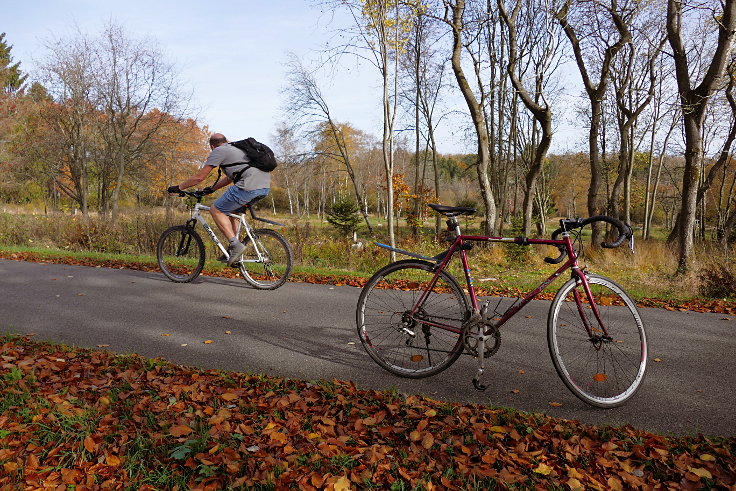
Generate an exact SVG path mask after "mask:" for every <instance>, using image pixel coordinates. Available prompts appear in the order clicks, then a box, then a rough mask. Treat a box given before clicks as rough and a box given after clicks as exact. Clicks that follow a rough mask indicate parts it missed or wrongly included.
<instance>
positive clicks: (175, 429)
mask: <svg viewBox="0 0 736 491" xmlns="http://www.w3.org/2000/svg"><path fill="white" fill-rule="evenodd" d="M193 431H194V430H192V429H191V428H190V427H188V426H185V425H176V426H172V427H171V429H170V430H169V434H170V435H171V436H174V437H177V438H178V437H180V436H184V435H188V434H190V433H192V432H193Z"/></svg>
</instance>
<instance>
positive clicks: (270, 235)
mask: <svg viewBox="0 0 736 491" xmlns="http://www.w3.org/2000/svg"><path fill="white" fill-rule="evenodd" d="M252 233H253V237H254V239H255V244H254V242H253V241H252V240H251V239H250V237H248V236H247V235H245V237H244V238H243V239H242V241H243V244H244V245H245V252H243V256H242V257H241V259H240V261H239V262H238V263H237V264H238V267H239V268H240V272H241V273H242V274H243V279H245V281H247V282H248V283H249V284H250V285H251V286H253V287H255V288H258V289H260V290H275V289H276V288H278V287H280V286H281V285H283V284H284V283H285V282H286V280H288V279H289V275H290V274H291V268H292V255H291V247H290V246H289V243H288V242H286V239H285V238H284V237H282V236H281V234H279V233H278V232H275V231H273V230H268V229H260V230H254V231H252ZM256 248H257V249H258V250H257V251H256ZM258 252H260V255H259V254H258Z"/></svg>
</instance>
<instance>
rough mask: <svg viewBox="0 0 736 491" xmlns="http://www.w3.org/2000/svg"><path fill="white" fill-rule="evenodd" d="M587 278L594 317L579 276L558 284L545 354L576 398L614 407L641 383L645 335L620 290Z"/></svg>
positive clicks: (601, 280) (636, 313)
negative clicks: (559, 285)
mask: <svg viewBox="0 0 736 491" xmlns="http://www.w3.org/2000/svg"><path fill="white" fill-rule="evenodd" d="M586 278H588V282H589V284H590V290H591V293H592V296H593V299H594V304H595V306H594V307H595V309H597V311H598V315H596V313H595V311H594V308H593V306H591V303H590V302H589V301H588V297H587V295H586V293H585V290H584V287H583V284H582V282H581V281H580V280H579V279H576V278H574V279H571V280H569V281H568V282H566V283H565V284H564V285H562V287H561V288H560V290H559V292H557V295H556V296H555V299H554V300H553V301H552V306H551V307H550V311H549V317H548V319H547V344H548V346H549V353H550V356H551V357H552V362H553V363H554V365H555V369H556V370H557V373H558V375H559V376H560V378H561V379H562V381H563V382H564V383H565V385H566V386H567V388H568V389H570V390H571V391H572V393H573V394H575V395H576V396H577V397H578V398H579V399H581V400H583V401H585V402H587V403H588V404H590V405H593V406H597V407H603V408H608V407H616V406H620V405H621V404H623V403H624V402H626V401H627V400H629V399H630V398H631V397H632V396H633V395H634V394H635V393H636V391H637V390H638V389H639V387H641V383H642V381H643V380H644V374H645V372H646V367H647V349H648V347H647V337H646V334H645V332H644V325H643V323H642V321H641V316H640V315H639V311H638V310H637V309H636V304H635V303H634V301H633V300H632V299H631V297H629V295H628V294H627V293H626V292H625V291H624V290H623V288H621V287H620V286H618V285H617V284H616V283H614V282H613V281H611V280H610V279H608V278H605V277H603V276H599V275H594V274H586ZM604 328H605V329H604Z"/></svg>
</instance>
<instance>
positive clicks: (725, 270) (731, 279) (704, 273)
mask: <svg viewBox="0 0 736 491" xmlns="http://www.w3.org/2000/svg"><path fill="white" fill-rule="evenodd" d="M735 269H736V268H734V266H733V265H728V264H726V263H711V264H709V265H707V266H705V267H704V268H703V269H702V270H701V271H700V275H699V278H700V294H701V295H703V296H705V297H710V298H726V297H736V271H734V270H735Z"/></svg>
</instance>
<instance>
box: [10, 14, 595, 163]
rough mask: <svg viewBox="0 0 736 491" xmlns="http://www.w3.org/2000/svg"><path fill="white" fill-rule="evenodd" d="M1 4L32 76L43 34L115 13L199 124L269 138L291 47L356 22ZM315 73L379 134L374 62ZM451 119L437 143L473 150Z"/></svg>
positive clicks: (85, 25)
mask: <svg viewBox="0 0 736 491" xmlns="http://www.w3.org/2000/svg"><path fill="white" fill-rule="evenodd" d="M0 6H2V7H3V8H2V12H4V17H5V19H4V20H5V22H3V23H2V25H1V26H0V32H5V33H6V36H5V41H6V42H7V43H9V44H11V45H12V46H13V49H12V51H11V54H12V56H13V60H14V61H15V62H20V63H21V66H20V68H21V70H23V71H24V72H25V73H29V74H30V76H31V78H32V77H33V74H34V70H35V67H36V66H37V65H38V64H39V63H40V62H42V61H43V60H44V59H45V58H46V57H47V56H48V50H47V49H46V48H45V45H46V44H47V43H48V42H49V41H51V40H54V39H65V38H70V37H74V36H75V33H76V32H77V31H81V32H84V33H87V34H90V35H93V36H94V35H96V34H98V33H100V32H101V31H102V29H103V28H104V26H105V25H107V24H108V23H110V21H112V22H114V23H116V24H118V25H121V26H122V27H123V28H124V29H125V31H126V32H127V33H128V34H129V35H130V36H131V37H133V38H143V37H148V38H150V39H152V40H153V41H155V42H156V43H157V44H158V45H159V47H160V48H161V50H162V51H163V52H164V54H165V56H166V59H167V60H168V61H170V62H173V63H174V64H175V65H176V66H177V67H178V69H179V73H180V75H179V80H180V81H181V83H182V87H181V88H182V90H183V91H185V92H187V93H190V92H191V94H192V98H193V104H194V106H195V107H196V108H197V110H196V112H194V113H193V114H192V115H193V116H196V119H197V121H198V123H199V124H200V125H206V126H207V127H208V128H209V129H210V131H212V132H220V133H223V134H225V135H226V136H227V137H228V138H229V139H230V140H238V139H241V138H246V137H249V136H252V137H255V138H256V139H258V140H261V141H264V142H266V143H268V142H270V141H271V140H272V139H273V138H274V136H273V135H275V132H276V129H277V128H278V127H279V126H280V123H281V122H282V121H284V119H285V115H284V111H283V106H284V96H283V94H282V91H283V89H284V86H285V83H286V71H287V68H286V61H287V59H288V54H289V53H294V54H296V55H297V56H298V57H299V58H300V59H301V60H302V63H303V64H304V65H305V66H309V65H310V63H312V61H314V60H317V59H318V58H319V56H320V52H321V51H323V50H324V47H325V45H326V44H327V43H331V44H335V43H336V42H338V39H337V37H336V36H338V32H339V30H340V29H344V28H346V27H349V26H350V25H351V22H352V19H351V18H350V17H348V16H347V15H346V14H345V13H342V12H332V11H329V10H325V9H324V8H321V7H320V6H319V5H318V4H317V2H315V1H310V0H240V1H231V0H220V1H219V2H212V3H208V2H201V1H200V2H194V1H192V0H175V1H173V0H148V1H142V0H118V1H110V0H31V1H25V2H17V1H12V6H11V0H0ZM8 13H11V15H10V16H9V17H8V16H7V14H8ZM318 82H319V84H320V88H321V89H322V91H323V94H324V96H325V99H326V100H327V102H328V104H329V105H330V109H331V111H332V113H333V116H334V118H335V119H336V120H337V121H340V122H348V123H350V124H351V125H353V126H354V127H356V128H358V129H360V130H362V131H365V132H367V133H369V134H373V135H380V134H381V121H382V118H381V114H382V109H381V85H380V84H381V82H380V80H379V77H378V72H377V70H376V68H375V67H373V66H370V65H367V66H358V63H357V62H356V61H355V59H348V58H343V61H342V64H341V68H340V70H338V71H337V72H336V73H330V74H324V75H323V76H322V77H321V78H320V79H319V80H318ZM446 108H447V109H449V110H452V109H458V110H462V111H465V112H466V111H467V108H466V107H464V103H463V102H462V100H461V99H460V98H459V97H457V98H454V99H452V100H448V101H447V104H446ZM449 121H450V120H448V123H447V124H445V125H444V127H442V126H441V127H440V129H439V143H438V147H439V150H440V151H441V152H445V153H461V152H472V151H474V147H475V144H474V143H473V141H468V140H467V139H466V138H465V134H464V132H463V131H459V130H457V125H456V124H453V123H450V122H449ZM399 129H401V128H400V127H399ZM560 129H561V132H560V133H558V137H559V136H562V138H556V141H555V146H554V147H553V150H559V151H566V150H570V149H571V147H572V146H573V145H577V142H578V141H579V140H580V139H581V138H580V135H579V134H576V133H575V132H574V131H572V130H571V129H570V126H569V123H566V122H564V121H563V122H562V125H561V127H560ZM578 133H579V132H578Z"/></svg>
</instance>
